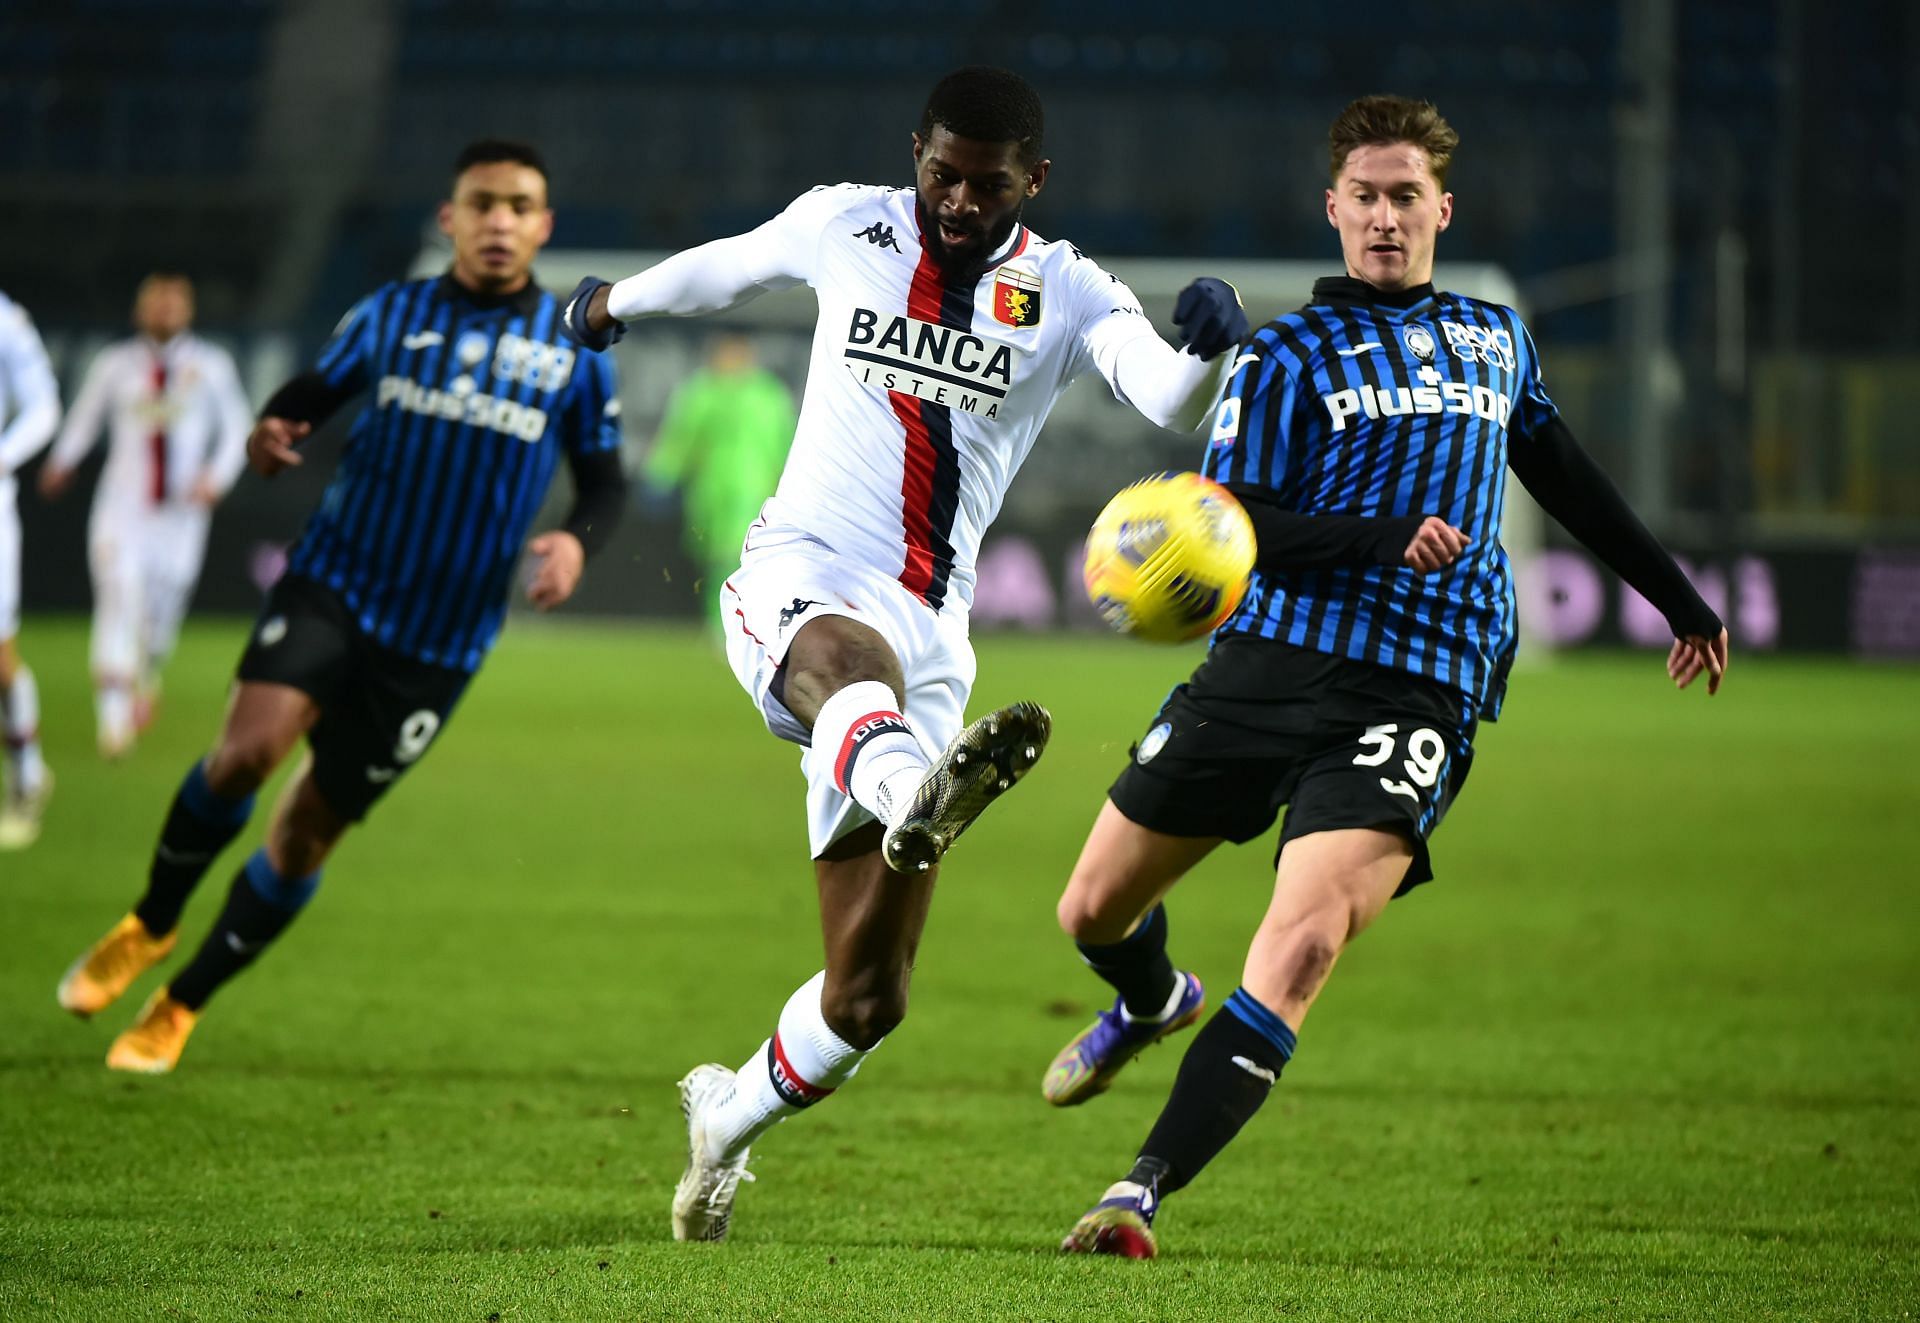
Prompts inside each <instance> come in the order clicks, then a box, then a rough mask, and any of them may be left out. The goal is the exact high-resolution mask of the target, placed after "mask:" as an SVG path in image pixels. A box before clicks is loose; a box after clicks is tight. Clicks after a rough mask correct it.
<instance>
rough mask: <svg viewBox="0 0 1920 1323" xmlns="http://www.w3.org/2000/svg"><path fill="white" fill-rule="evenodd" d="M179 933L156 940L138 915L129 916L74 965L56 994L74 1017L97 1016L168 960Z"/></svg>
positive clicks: (64, 1007)
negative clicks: (143, 976) (130, 987)
mask: <svg viewBox="0 0 1920 1323" xmlns="http://www.w3.org/2000/svg"><path fill="white" fill-rule="evenodd" d="M178 940H179V933H178V932H177V931H176V932H170V933H168V934H167V935H166V936H164V937H154V936H152V935H151V934H149V933H148V932H147V928H146V925H145V924H143V923H141V922H140V919H139V917H138V916H137V915H133V914H129V915H127V916H126V917H125V918H123V919H121V920H120V922H118V923H116V924H114V925H113V928H112V929H111V930H110V931H109V932H108V933H107V935H106V936H105V937H102V938H101V939H100V940H99V941H97V942H95V943H94V944H93V947H92V949H90V950H89V951H88V952H87V953H86V954H85V955H83V956H81V957H80V958H79V959H78V960H76V961H74V962H73V965H72V966H71V967H70V968H69V969H68V970H67V972H66V976H65V977H64V978H62V979H61V980H60V988H59V991H58V992H57V993H55V995H56V996H57V997H59V999H60V1005H61V1007H62V1008H63V1009H65V1010H69V1011H72V1012H73V1013H74V1014H75V1015H80V1016H87V1015H97V1014H99V1013H100V1012H101V1011H104V1010H106V1009H107V1007H109V1006H111V1005H113V1004H114V1003H115V1002H116V1001H119V1000H120V997H121V994H122V993H124V992H126V990H127V988H128V986H129V985H131V984H132V982H133V981H134V980H135V979H137V978H139V977H140V976H141V975H142V974H144V973H146V972H147V971H148V970H149V969H152V968H153V967H154V966H155V965H157V964H159V963H160V962H161V961H162V960H165V959H166V958H167V953H168V952H170V951H172V950H173V944H174V943H175V942H176V941H178Z"/></svg>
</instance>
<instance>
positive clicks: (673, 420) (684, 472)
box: [643, 335, 794, 621]
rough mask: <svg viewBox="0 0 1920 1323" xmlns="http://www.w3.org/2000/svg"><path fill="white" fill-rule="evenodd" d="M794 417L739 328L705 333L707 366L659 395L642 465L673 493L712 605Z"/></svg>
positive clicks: (776, 477)
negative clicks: (657, 419) (662, 404)
mask: <svg viewBox="0 0 1920 1323" xmlns="http://www.w3.org/2000/svg"><path fill="white" fill-rule="evenodd" d="M793 425H794V409H793V395H792V394H791V392H789V391H788V390H787V387H786V385H785V383H783V382H782V381H781V380H780V378H778V377H776V376H775V375H774V374H773V373H771V372H769V371H767V370H766V369H765V368H763V367H761V366H760V364H759V361H758V359H757V357H756V356H755V353H754V348H753V341H751V340H749V339H748V338H747V337H746V336H744V335H724V336H721V337H720V338H719V339H717V340H716V341H714V344H713V347H712V349H711V351H710V352H709V353H708V355H707V363H706V366H705V367H703V368H702V369H701V370H700V371H699V372H697V373H695V374H694V375H693V376H691V377H688V378H687V379H686V381H685V382H683V383H682V384H681V386H680V388H679V389H678V390H676V391H675V392H674V393H673V398H672V399H671V400H669V401H668V403H667V412H666V417H665V418H664V419H662V420H661V423H660V433H659V435H658V436H657V437H655V438H654V445H653V449H652V451H651V452H650V453H649V454H648V456H647V460H646V463H645V465H644V466H643V471H644V474H645V477H646V480H647V482H648V483H649V484H650V485H652V486H654V487H657V488H661V489H670V490H676V491H678V492H679V493H680V508H681V515H682V528H683V536H684V544H685V546H686V549H687V554H688V555H689V556H691V557H693V559H694V560H695V561H696V562H698V563H699V565H700V569H701V583H700V585H699V586H698V587H697V591H699V592H700V593H701V594H703V595H704V596H705V597H706V599H707V600H708V601H709V602H713V603H716V604H717V602H718V598H719V593H720V585H721V584H722V583H724V582H725V581H726V577H727V576H728V575H729V574H731V573H732V572H733V569H734V567H735V566H736V565H738V564H739V563H740V544H741V543H742V542H743V541H744V540H745V539H746V535H747V527H748V525H750V524H752V523H753V521H754V517H755V516H757V515H758V514H759V513H760V506H761V504H762V503H763V502H765V501H766V499H767V497H769V496H771V495H772V494H773V489H774V487H775V486H776V485H777V484H778V483H779V481H780V469H781V466H782V465H784V464H785V463H786V459H787V448H788V447H789V446H790V445H792V444H793ZM711 619H713V620H715V621H717V620H718V619H719V616H718V612H717V605H716V609H715V613H714V615H713V616H712V617H711Z"/></svg>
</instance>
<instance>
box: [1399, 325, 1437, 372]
mask: <svg viewBox="0 0 1920 1323" xmlns="http://www.w3.org/2000/svg"><path fill="white" fill-rule="evenodd" d="M1401 336H1402V338H1403V339H1405V340H1406V342H1407V348H1408V349H1410V350H1411V351H1413V356H1414V357H1415V358H1417V359H1419V360H1420V361H1421V362H1422V363H1428V364H1431V363H1432V362H1433V332H1432V331H1429V330H1428V329H1427V328H1426V327H1424V326H1409V327H1408V328H1407V329H1406V330H1405V331H1403V332H1401Z"/></svg>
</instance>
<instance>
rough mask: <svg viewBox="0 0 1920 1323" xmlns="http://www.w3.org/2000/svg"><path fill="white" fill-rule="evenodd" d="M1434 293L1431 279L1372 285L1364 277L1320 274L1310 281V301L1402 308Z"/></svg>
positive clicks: (1423, 300)
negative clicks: (1409, 283)
mask: <svg viewBox="0 0 1920 1323" xmlns="http://www.w3.org/2000/svg"><path fill="white" fill-rule="evenodd" d="M1432 297H1434V290H1433V282H1432V281H1428V282H1427V283H1426V284H1424V285H1414V286H1412V287H1411V288H1408V289H1394V290H1387V289H1375V288H1374V287H1373V286H1372V285H1369V284H1368V283H1367V282H1366V281H1364V280H1355V279H1354V278H1353V277H1352V276H1322V277H1320V279H1318V280H1316V281H1314V282H1313V301H1314V302H1315V303H1332V304H1352V303H1366V304H1371V305H1372V306H1374V307H1377V308H1396V309H1399V310H1400V311H1402V312H1404V311H1406V310H1407V309H1408V308H1411V307H1413V306H1414V305H1415V304H1419V303H1425V302H1426V301H1427V300H1428V299H1430V298H1432Z"/></svg>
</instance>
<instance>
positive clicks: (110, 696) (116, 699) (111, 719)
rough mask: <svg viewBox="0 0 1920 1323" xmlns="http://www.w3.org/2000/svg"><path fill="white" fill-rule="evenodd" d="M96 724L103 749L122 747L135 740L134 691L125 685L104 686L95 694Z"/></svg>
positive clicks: (94, 712)
mask: <svg viewBox="0 0 1920 1323" xmlns="http://www.w3.org/2000/svg"><path fill="white" fill-rule="evenodd" d="M93 716H94V722H95V724H96V725H97V726H98V728H99V734H100V743H101V745H102V746H103V747H105V746H113V747H116V748H117V747H120V746H122V745H125V744H126V743H127V742H129V741H130V740H132V739H133V690H132V688H131V687H130V686H128V685H125V684H104V685H101V686H100V688H98V689H96V690H94V693H93Z"/></svg>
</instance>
